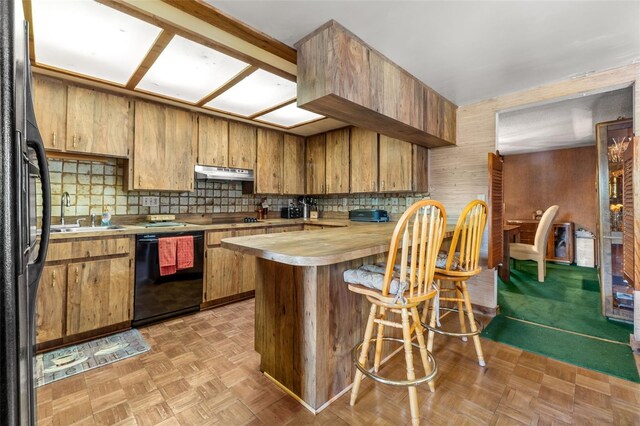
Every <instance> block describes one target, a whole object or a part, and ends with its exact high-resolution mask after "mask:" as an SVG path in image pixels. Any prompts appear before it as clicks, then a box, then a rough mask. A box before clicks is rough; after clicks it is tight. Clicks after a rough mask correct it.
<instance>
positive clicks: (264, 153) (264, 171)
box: [255, 129, 284, 194]
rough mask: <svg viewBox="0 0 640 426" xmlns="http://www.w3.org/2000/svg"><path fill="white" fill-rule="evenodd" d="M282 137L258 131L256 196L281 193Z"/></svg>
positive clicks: (264, 130) (261, 130) (265, 130)
mask: <svg viewBox="0 0 640 426" xmlns="http://www.w3.org/2000/svg"><path fill="white" fill-rule="evenodd" d="M283 150H284V135H283V134H282V133H281V132H277V131H275V130H268V129H258V147H257V155H256V157H257V162H256V177H255V179H256V181H255V188H256V193H258V194H281V193H282V192H283V184H282V180H283V177H284V176H283V168H284V151H283Z"/></svg>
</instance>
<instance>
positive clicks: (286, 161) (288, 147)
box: [282, 134, 305, 195]
mask: <svg viewBox="0 0 640 426" xmlns="http://www.w3.org/2000/svg"><path fill="white" fill-rule="evenodd" d="M283 144H284V149H283V152H284V156H283V159H282V169H283V170H282V174H283V188H282V189H283V191H282V193H283V194H287V195H300V194H304V179H305V176H304V172H305V167H304V163H305V158H304V151H305V144H304V138H303V137H302V136H294V135H289V134H285V135H284V141H283Z"/></svg>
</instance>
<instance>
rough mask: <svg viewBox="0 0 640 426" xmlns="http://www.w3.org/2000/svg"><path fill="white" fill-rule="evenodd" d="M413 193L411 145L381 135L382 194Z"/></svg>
mask: <svg viewBox="0 0 640 426" xmlns="http://www.w3.org/2000/svg"><path fill="white" fill-rule="evenodd" d="M397 191H411V144H410V143H409V142H404V141H401V140H399V139H394V138H390V137H388V136H385V135H380V192H397Z"/></svg>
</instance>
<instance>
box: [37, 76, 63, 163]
mask: <svg viewBox="0 0 640 426" xmlns="http://www.w3.org/2000/svg"><path fill="white" fill-rule="evenodd" d="M33 102H34V110H35V114H36V120H37V122H38V129H39V130H40V135H41V136H42V142H43V143H44V147H45V149H47V150H50V151H60V150H63V149H64V147H65V143H66V138H67V87H66V86H65V84H64V83H62V82H61V81H59V80H51V79H48V78H44V77H41V76H38V75H34V76H33Z"/></svg>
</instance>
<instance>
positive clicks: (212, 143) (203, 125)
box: [196, 115, 229, 167]
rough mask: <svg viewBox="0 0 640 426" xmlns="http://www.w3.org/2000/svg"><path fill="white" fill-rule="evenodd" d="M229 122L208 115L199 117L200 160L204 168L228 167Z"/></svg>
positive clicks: (198, 160)
mask: <svg viewBox="0 0 640 426" xmlns="http://www.w3.org/2000/svg"><path fill="white" fill-rule="evenodd" d="M228 154H229V122H228V121H227V120H222V119H220V118H213V117H210V116H207V115H200V116H199V117H198V158H197V161H196V162H197V163H198V164H201V165H203V166H218V167H228V165H229V161H228V160H229V157H228Z"/></svg>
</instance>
